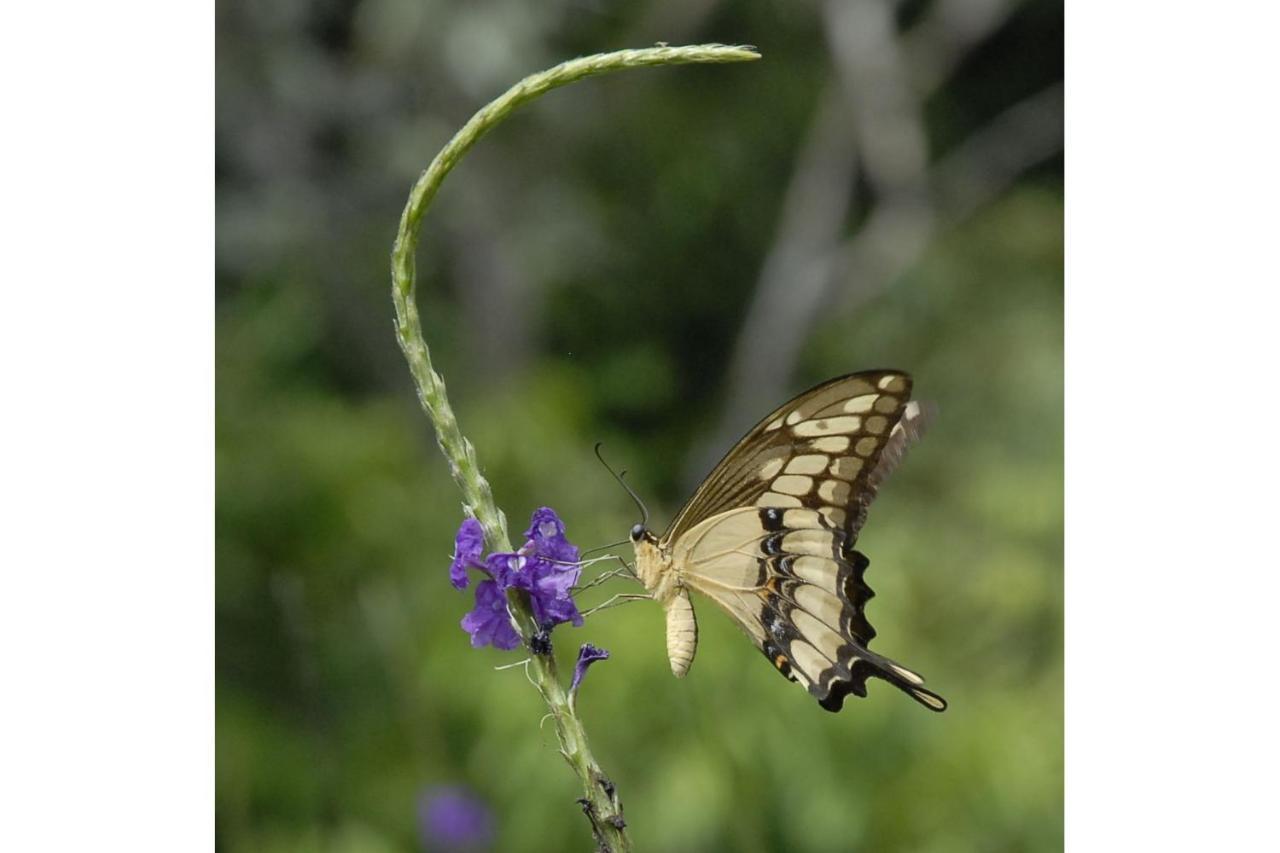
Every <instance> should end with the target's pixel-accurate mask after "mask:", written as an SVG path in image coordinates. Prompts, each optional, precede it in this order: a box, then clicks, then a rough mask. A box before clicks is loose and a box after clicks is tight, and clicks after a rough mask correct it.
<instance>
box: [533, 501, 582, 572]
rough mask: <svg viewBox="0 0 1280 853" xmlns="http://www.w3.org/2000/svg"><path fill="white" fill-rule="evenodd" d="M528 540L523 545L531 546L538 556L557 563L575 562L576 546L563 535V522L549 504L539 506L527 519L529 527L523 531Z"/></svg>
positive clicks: (576, 555)
mask: <svg viewBox="0 0 1280 853" xmlns="http://www.w3.org/2000/svg"><path fill="white" fill-rule="evenodd" d="M524 538H525V539H526V540H528V541H527V542H526V543H525V547H526V548H528V547H530V546H532V547H533V551H534V553H535V554H537V555H538V556H539V557H544V558H545V559H548V560H551V561H554V562H557V563H575V564H576V563H577V562H578V546H576V545H574V544H573V543H572V542H570V541H569V540H568V539H566V538H565V535H564V522H563V521H561V520H560V516H558V515H556V511H555V510H554V509H552V508H551V507H549V506H544V507H540V508H539V509H537V510H535V511H534V513H533V518H532V519H530V520H529V529H528V530H526V531H525V532H524Z"/></svg>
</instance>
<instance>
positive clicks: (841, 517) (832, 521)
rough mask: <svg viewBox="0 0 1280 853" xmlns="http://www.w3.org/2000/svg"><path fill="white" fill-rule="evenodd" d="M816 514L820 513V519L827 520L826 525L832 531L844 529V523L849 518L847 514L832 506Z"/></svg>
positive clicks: (825, 507)
mask: <svg viewBox="0 0 1280 853" xmlns="http://www.w3.org/2000/svg"><path fill="white" fill-rule="evenodd" d="M818 512H820V513H822V517H823V518H825V519H826V520H827V525H828V526H829V527H831V528H832V529H836V528H840V527H844V523H845V521H846V520H848V518H849V515H848V513H846V512H845V511H844V510H842V509H840V508H838V507H833V506H824V507H823V508H822V509H820V510H818Z"/></svg>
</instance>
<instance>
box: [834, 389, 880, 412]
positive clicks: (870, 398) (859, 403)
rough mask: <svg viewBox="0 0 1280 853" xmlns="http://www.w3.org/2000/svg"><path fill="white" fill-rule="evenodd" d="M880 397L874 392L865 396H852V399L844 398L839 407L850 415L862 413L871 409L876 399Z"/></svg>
mask: <svg viewBox="0 0 1280 853" xmlns="http://www.w3.org/2000/svg"><path fill="white" fill-rule="evenodd" d="M877 399H880V398H878V397H876V395H875V394H868V395H866V396H865V397H854V398H853V399H852V400H846V401H845V403H844V405H843V406H842V407H841V409H842V411H844V412H845V413H847V414H850V415H862V414H866V413H867V412H869V411H871V408H872V407H873V406H874V405H875V404H876V400H877Z"/></svg>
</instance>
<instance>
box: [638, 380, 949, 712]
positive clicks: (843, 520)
mask: <svg viewBox="0 0 1280 853" xmlns="http://www.w3.org/2000/svg"><path fill="white" fill-rule="evenodd" d="M910 396H911V377H910V376H908V375H907V374H905V373H900V372H898V371H893V370H872V371H864V372H861V373H852V374H849V375H848V376H841V377H840V378H838V379H832V380H831V381H829V382H825V383H823V384H821V385H819V386H818V387H816V388H812V389H810V390H808V391H806V392H804V393H803V394H801V395H800V396H798V397H796V398H795V399H794V400H791V401H790V402H788V403H786V404H785V405H783V406H782V407H780V408H779V409H777V410H776V411H774V412H771V413H770V414H769V415H768V416H766V417H765V418H764V420H762V421H760V423H759V424H757V425H756V426H755V427H754V428H753V429H752V430H751V431H750V432H748V433H747V435H746V436H745V437H744V438H743V439H742V440H741V441H739V442H738V443H737V444H736V445H734V447H733V448H732V449H731V450H730V451H729V452H728V454H726V455H725V457H724V459H722V460H721V461H720V463H719V464H718V465H716V467H715V469H714V470H713V471H712V472H711V474H710V476H708V477H707V479H706V480H705V481H704V482H703V483H702V485H701V486H700V487H699V488H698V490H697V491H696V492H695V493H694V495H693V497H692V498H690V499H689V502H688V503H687V504H685V506H684V508H683V509H682V510H680V512H679V514H678V515H677V516H676V518H675V520H674V521H673V522H672V523H671V527H670V528H669V529H668V530H667V532H666V533H664V534H663V535H662V536H661V537H658V536H655V535H654V534H653V533H652V532H650V531H649V530H648V529H647V528H646V527H645V526H644V525H643V524H637V525H636V526H635V527H634V528H632V530H631V541H632V544H634V546H635V553H636V564H635V565H636V574H637V576H638V577H639V578H640V581H641V582H642V583H643V584H644V586H645V588H646V589H647V590H648V592H649V594H650V595H651V596H652V597H653V598H655V599H656V600H657V601H659V602H660V603H661V604H662V605H663V607H664V608H665V609H666V615H667V655H668V657H669V658H670V661H671V671H672V672H674V673H675V675H676V676H677V677H682V676H683V675H684V674H685V673H686V672H688V670H689V665H690V664H691V663H692V662H693V654H694V651H695V649H696V647H697V642H698V628H697V622H696V621H695V619H694V614H693V603H692V602H691V600H690V598H689V592H690V591H693V592H697V593H700V594H702V595H704V596H706V597H707V598H710V599H711V600H712V601H713V602H715V603H716V604H717V605H719V606H720V607H721V608H723V609H724V611H725V612H726V613H728V614H729V616H730V617H732V619H733V621H734V622H736V623H737V625H738V627H740V628H741V629H742V630H743V631H745V632H746V633H747V636H749V637H750V638H751V639H752V640H753V641H754V642H755V644H756V647H757V648H759V649H760V651H762V652H763V653H764V655H765V657H767V658H768V659H769V662H770V663H772V664H773V665H774V666H775V667H776V668H777V670H778V671H779V672H781V673H782V674H783V675H784V676H786V677H787V678H788V679H790V680H791V681H795V682H797V683H799V684H801V685H803V686H804V687H805V688H807V689H808V691H809V693H810V694H811V695H812V696H813V697H814V698H815V699H817V700H818V704H820V705H821V706H822V707H823V708H826V709H827V710H828V711H839V710H840V708H841V707H842V706H843V705H844V698H845V696H847V695H848V694H850V693H853V694H855V695H857V696H866V695H867V687H866V682H867V679H868V678H869V677H876V678H881V679H884V680H885V681H888V682H889V683H890V684H892V685H893V686H895V687H897V688H899V689H900V690H902V691H903V692H905V693H906V694H908V695H909V696H911V697H912V698H913V699H915V700H916V701H917V702H919V703H920V704H922V705H924V706H925V707H926V708H929V709H931V710H934V711H942V710H945V709H946V707H947V703H946V702H945V701H944V700H943V699H942V697H941V696H938V695H937V694H935V693H932V692H930V691H929V690H926V689H925V688H924V687H923V686H922V685H923V684H924V679H923V678H921V677H920V676H919V675H917V674H916V673H915V672H912V671H911V670H909V669H907V668H906V667H904V666H902V665H900V664H898V663H895V662H894V661H892V660H889V659H888V658H886V657H882V656H881V655H878V654H876V653H875V652H872V651H869V650H868V649H867V646H868V645H869V644H870V643H871V638H872V637H874V636H875V630H874V629H873V628H872V627H871V624H870V623H869V622H868V621H867V619H866V616H865V615H864V614H863V609H864V608H865V606H866V603H867V600H868V599H870V598H871V596H872V594H873V593H872V591H871V588H870V587H868V586H867V585H866V583H865V582H864V581H863V578H862V575H863V572H864V571H865V570H866V568H867V565H868V562H869V561H868V560H867V558H866V557H865V556H863V555H862V554H861V553H860V552H859V551H856V550H854V547H853V546H854V543H855V542H856V541H857V537H858V531H859V530H860V529H861V528H862V523H863V521H865V519H866V516H867V507H868V506H869V505H870V504H871V501H872V500H873V499H874V498H875V495H876V489H877V488H879V486H880V484H881V483H883V482H884V480H885V478H886V477H887V476H888V475H889V473H890V472H891V471H892V470H893V469H894V467H895V466H896V465H897V464H898V462H899V461H900V460H901V459H902V456H903V454H904V453H905V452H906V450H907V447H908V445H910V444H911V443H912V442H913V441H915V440H917V439H919V437H920V435H921V432H922V431H923V428H924V425H925V412H924V410H922V408H921V406H920V404H919V403H916V402H909V398H910Z"/></svg>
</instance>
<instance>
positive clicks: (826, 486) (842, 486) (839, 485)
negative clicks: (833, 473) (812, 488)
mask: <svg viewBox="0 0 1280 853" xmlns="http://www.w3.org/2000/svg"><path fill="white" fill-rule="evenodd" d="M818 497H820V498H822V499H823V500H824V501H827V502H828V503H833V504H835V505H837V506H843V505H844V503H845V502H846V501H848V499H849V484H848V483H846V482H845V481H844V480H823V481H822V484H821V485H819V486H818Z"/></svg>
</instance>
